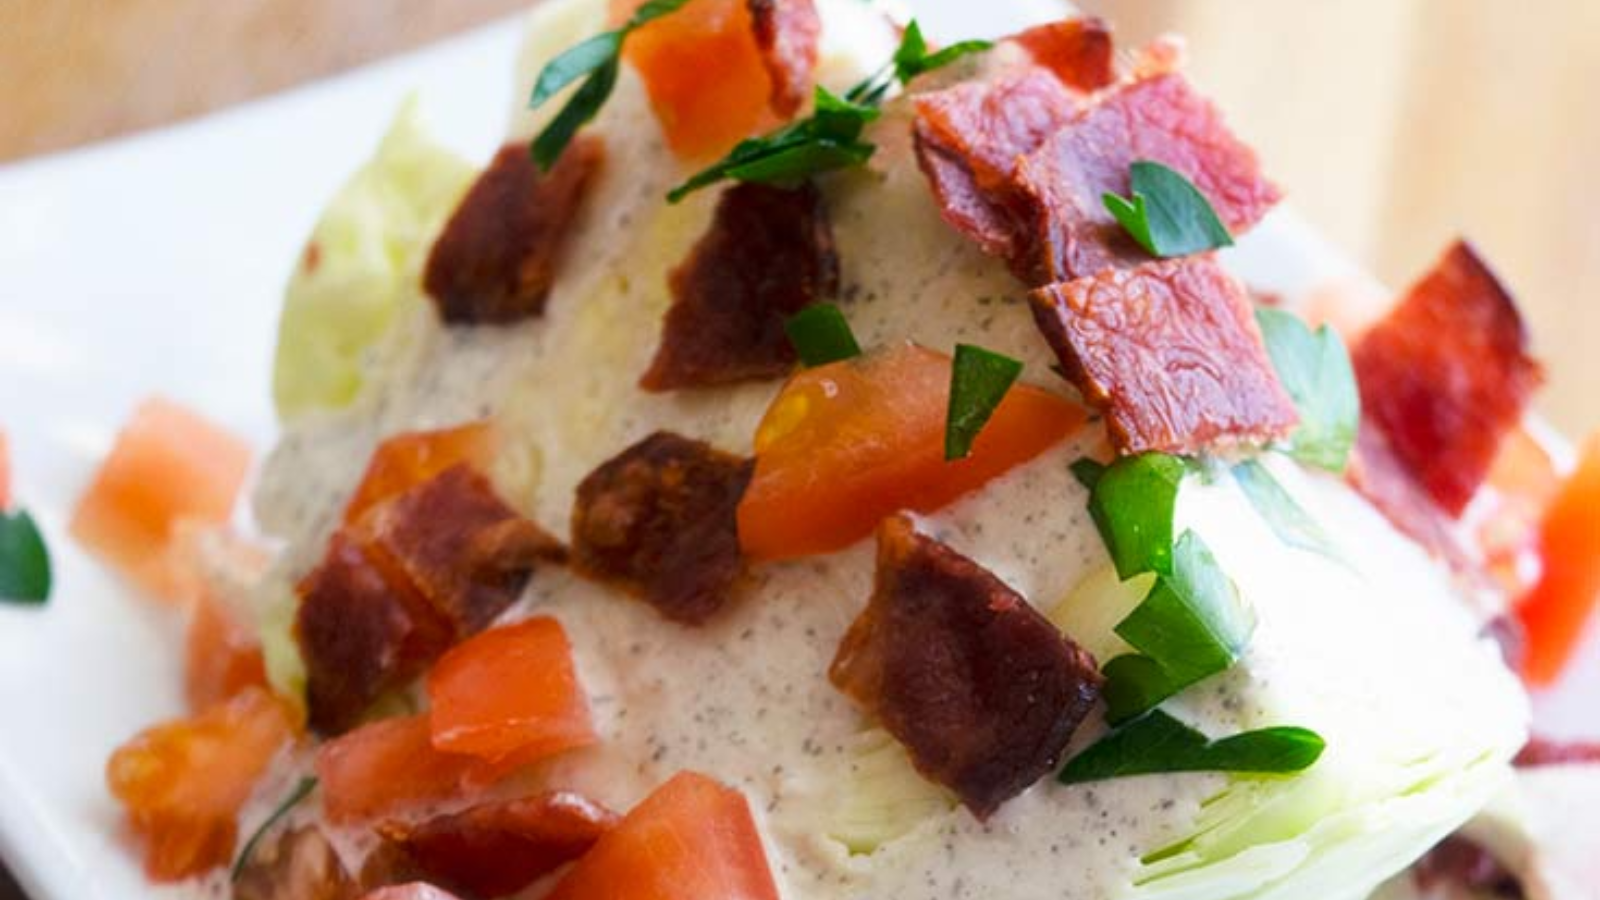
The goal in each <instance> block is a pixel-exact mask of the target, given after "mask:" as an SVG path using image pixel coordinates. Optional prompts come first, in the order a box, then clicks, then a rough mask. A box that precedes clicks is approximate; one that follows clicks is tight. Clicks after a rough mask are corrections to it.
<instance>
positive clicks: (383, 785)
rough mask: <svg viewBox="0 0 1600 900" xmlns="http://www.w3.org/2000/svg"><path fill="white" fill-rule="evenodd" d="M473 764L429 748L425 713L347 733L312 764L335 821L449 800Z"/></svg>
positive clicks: (326, 746) (328, 745) (320, 751)
mask: <svg viewBox="0 0 1600 900" xmlns="http://www.w3.org/2000/svg"><path fill="white" fill-rule="evenodd" d="M473 765H474V760H472V759H471V758H470V757H462V756H453V755H450V754H446V753H440V752H438V751H437V750H435V749H434V748H433V739H432V731H431V729H430V727H429V725H428V716H427V714H426V713H422V714H418V715H414V716H403V717H400V718H394V719H382V720H379V721H377V722H372V723H370V724H367V725H363V726H361V727H360V728H357V729H355V730H353V731H349V732H346V733H345V734H342V735H340V736H339V737H336V738H334V739H333V740H331V741H328V742H327V743H325V744H323V745H322V747H321V748H319V749H318V751H317V763H316V766H317V777H318V778H319V779H320V780H321V786H322V803H323V808H324V809H326V810H327V812H328V817H329V818H330V819H333V820H334V821H339V822H348V821H352V820H357V819H367V818H371V817H374V816H379V815H386V814H389V813H393V812H396V811H399V810H402V809H404V808H406V807H407V806H411V805H414V804H417V803H422V802H426V801H429V800H438V799H442V798H445V797H449V796H452V795H453V794H456V793H457V792H459V791H460V790H461V783H462V780H463V778H465V777H466V775H467V773H468V771H469V770H470V769H471V768H472V766H473Z"/></svg>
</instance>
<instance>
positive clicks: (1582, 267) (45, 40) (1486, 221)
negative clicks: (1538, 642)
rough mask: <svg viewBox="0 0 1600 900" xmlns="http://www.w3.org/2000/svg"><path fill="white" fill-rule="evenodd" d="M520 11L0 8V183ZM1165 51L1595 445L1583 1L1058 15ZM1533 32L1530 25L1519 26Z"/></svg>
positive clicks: (1599, 44)
mask: <svg viewBox="0 0 1600 900" xmlns="http://www.w3.org/2000/svg"><path fill="white" fill-rule="evenodd" d="M524 5H526V0H451V2H426V0H339V2H317V0H227V2H220V3H219V2H216V0H111V2H107V0H0V84H4V85H6V100H5V110H4V113H3V114H0V161H3V160H6V159H9V158H18V157H22V156H27V155H30V154H34V153H41V152H46V151H49V150H52V149H57V148H61V147H66V146H70V145H73V144H76V143H81V142H84V141H89V140H96V139H100V138H104V137H107V136H110V135H114V134H118V133H122V132H125V131H130V130H136V129H139V128H145V127H150V126H153V125H157V124H159V123H161V122H165V121H169V120H171V119H174V118H181V117H183V116H188V115H193V114H196V113H199V112H202V111H204V110H206V109H210V108H213V107H215V106H220V105H224V104H227V103H230V102H235V101H237V100H240V99H243V98H246V97H250V96H255V95H258V94H262V93H267V92H270V91H273V90H277V89H280V88H283V87H286V86H288V85H291V84H295V83H297V82H300V81H303V80H306V79H310V78H315V77H316V76H318V75H322V74H326V73H329V72H333V71H337V70H339V69H341V68H345V67H348V66H351V65H355V64H357V63H360V62H362V61H365V60H368V59H372V58H375V57H379V56H382V55H384V54H387V53H391V52H395V51H398V50H402V49H405V48H408V47H412V46H416V45H417V44H420V43H423V42H425V41H427V40H429V39H430V38H433V37H436V36H440V35H443V34H446V33H449V32H451V31H454V30H458V29H461V28H463V27H467V26H469V25H472V24H476V23H479V22H483V21H487V20H488V19H490V18H492V17H494V16H497V15H501V14H505V13H508V12H511V11H513V10H515V9H516V8H518V7H521V6H524ZM1081 5H1082V6H1084V7H1086V8H1089V9H1091V10H1094V11H1096V12H1100V13H1102V14H1104V15H1106V16H1108V17H1109V18H1111V19H1112V20H1113V21H1114V23H1115V24H1117V26H1118V27H1119V29H1120V30H1121V32H1122V33H1123V34H1124V35H1125V37H1126V38H1127V39H1143V38H1144V37H1147V36H1149V35H1152V34H1154V33H1157V32H1159V31H1163V30H1175V31H1179V32H1182V33H1184V34H1187V35H1188V36H1189V38H1190V46H1191V51H1192V60H1193V64H1192V68H1193V72H1194V74H1195V75H1196V77H1197V78H1198V79H1199V80H1200V81H1201V82H1202V83H1204V84H1205V85H1206V87H1207V88H1209V89H1210V90H1211V91H1212V92H1213V93H1214V94H1215V95H1217V96H1218V97H1219V98H1220V99H1221V100H1222V102H1223V105H1224V107H1225V108H1226V109H1227V111H1228V112H1229V115H1230V118H1231V119H1232V120H1233V121H1234V123H1235V124H1236V126H1237V127H1238V128H1239V130H1240V131H1242V132H1243V133H1244V134H1245V135H1246V136H1248V137H1249V138H1250V139H1251V140H1253V141H1254V142H1255V143H1256V144H1257V145H1258V146H1259V147H1260V149H1261V151H1262V153H1263V156H1264V157H1265V158H1266V160H1267V162H1268V168H1269V171H1271V172H1272V173H1273V174H1274V175H1275V176H1276V177H1277V178H1278V179H1279V180H1281V181H1282V182H1283V183H1284V184H1285V185H1286V186H1287V187H1288V188H1289V191H1290V194H1291V198H1292V201H1293V203H1294V204H1295V205H1296V206H1297V207H1298V208H1299V209H1300V210H1301V212H1303V213H1305V214H1306V216H1307V217H1308V218H1310V219H1311V220H1312V221H1314V222H1316V223H1317V224H1318V225H1319V226H1320V227H1321V228H1323V229H1324V231H1326V233H1327V234H1328V235H1329V236H1330V237H1332V238H1333V239H1334V240H1335V241H1336V242H1337V243H1339V244H1340V245H1342V246H1343V247H1344V248H1345V249H1346V250H1348V251H1349V252H1350V253H1352V254H1353V255H1354V256H1355V257H1356V258H1358V259H1360V260H1363V261H1364V262H1366V263H1367V264H1368V265H1369V266H1371V267H1372V268H1373V269H1374V271H1376V272H1377V273H1378V274H1379V275H1380V276H1381V277H1382V278H1383V279H1384V280H1386V281H1387V282H1389V283H1390V284H1394V285H1400V284H1403V283H1404V282H1406V281H1407V280H1408V279H1409V278H1410V277H1411V276H1412V275H1413V274H1414V273H1416V272H1417V271H1419V270H1420V269H1421V268H1422V267H1424V266H1425V265H1426V264H1427V263H1428V261H1429V260H1430V258H1431V257H1432V255H1433V254H1434V253H1435V252H1436V251H1437V250H1438V249H1439V248H1441V247H1443V245H1444V244H1445V242H1446V241H1447V240H1448V239H1449V238H1450V237H1451V236H1453V235H1455V234H1457V233H1465V234H1467V235H1469V236H1470V237H1472V238H1473V239H1475V240H1476V241H1477V242H1478V244H1479V246H1480V248H1481V249H1483V250H1484V251H1485V252H1486V253H1487V255H1488V256H1489V257H1490V259H1492V260H1493V261H1494V262H1495V264H1496V265H1497V266H1498V267H1499V269H1500V270H1501V272H1502V274H1503V275H1504V276H1505V277H1506V279H1507V280H1509V281H1510V282H1511V284H1512V285H1513V286H1514V288H1515V289H1516V291H1517V293H1518V295H1519V296H1520V298H1521V299H1522V302H1523V303H1524V305H1525V307H1526V308H1527V309H1528V310H1529V312H1530V316H1531V318H1532V319H1533V322H1534V327H1535V330H1536V335H1537V339H1538V342H1539V347H1540V350H1541V352H1542V355H1543V356H1544V357H1545V358H1546V359H1547V360H1548V361H1549V362H1550V368H1551V372H1552V379H1551V382H1552V384H1551V388H1550V389H1549V390H1548V391H1547V392H1546V394H1545V398H1544V402H1545V408H1546V410H1547V411H1548V412H1549V413H1551V414H1552V415H1553V416H1554V417H1555V418H1556V420H1557V421H1558V423H1559V424H1561V425H1562V426H1563V427H1564V428H1566V429H1567V430H1569V431H1572V432H1578V431H1585V430H1588V429H1591V428H1595V427H1597V426H1600V402H1597V401H1596V400H1595V399H1594V398H1593V396H1592V395H1591V394H1590V393H1589V392H1590V391H1591V390H1593V389H1594V388H1595V387H1596V386H1600V352H1596V351H1595V350H1592V349H1591V348H1590V347H1589V346H1588V341H1589V340H1594V339H1600V300H1597V298H1596V297H1595V295H1596V294H1600V214H1597V210H1600V174H1597V173H1600V168H1597V166H1596V163H1595V162H1594V160H1597V159H1600V90H1597V85H1600V3H1597V2H1594V0H1545V2H1542V3H1539V4H1536V5H1531V4H1512V3H1505V2H1503V0H1298V2H1296V0H1081ZM1535 12H1537V15H1535Z"/></svg>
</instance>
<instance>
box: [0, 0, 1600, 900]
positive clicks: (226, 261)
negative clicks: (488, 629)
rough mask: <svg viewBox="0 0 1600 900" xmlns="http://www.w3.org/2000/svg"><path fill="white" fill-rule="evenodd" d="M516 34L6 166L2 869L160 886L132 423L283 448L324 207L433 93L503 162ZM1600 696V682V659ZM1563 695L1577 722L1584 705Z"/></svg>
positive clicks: (1260, 245) (996, 24)
mask: <svg viewBox="0 0 1600 900" xmlns="http://www.w3.org/2000/svg"><path fill="white" fill-rule="evenodd" d="M917 7H918V9H919V11H920V13H921V15H922V18H923V19H924V23H925V25H927V27H928V29H929V31H930V33H931V34H933V35H934V36H935V37H944V38H945V39H946V40H948V39H950V38H951V37H952V36H954V37H961V36H973V35H985V34H988V35H993V34H1000V33H1006V32H1008V31H1011V30H1014V29H1015V27H1017V26H1018V25H1019V24H1025V23H1027V22H1031V21H1037V20H1039V19H1041V18H1043V17H1048V16H1049V15H1050V14H1052V13H1053V12H1054V13H1057V14H1058V13H1059V10H1060V9H1061V7H1060V6H1058V5H1056V4H1054V3H1052V2H1050V0H1009V2H1004V3H996V4H983V5H981V6H980V5H978V4H971V3H970V2H963V0H925V2H922V3H919V4H917ZM519 32H520V29H519V25H518V23H517V22H515V21H507V22H503V23H501V24H498V25H495V26H492V27H489V28H486V29H483V30H480V31H477V32H473V33H470V34H468V35H465V36H463V37H459V38H456V39H453V40H449V41H446V42H444V43H440V44H438V45H435V46H433V47H430V48H428V49H425V50H422V51H420V52H417V53H413V54H410V55H407V56H404V57H400V58H397V59H394V60H392V61H389V62H385V63H382V64H379V65H376V66H372V67H370V68H366V69H362V70H360V71H357V72H354V73H352V74H348V75H344V76H340V77H337V78H333V79H329V80H327V81H323V82H319V83H317V84H315V85H313V86H311V87H307V88H303V89H300V90H296V91H293V92H290V93H287V94H283V95H280V96H277V97H274V98H271V99H268V100H265V101H261V102H257V103H252V104H249V105H246V106H242V107H238V108H235V109H233V110H231V111H228V112H224V113H221V114H218V115H214V116H211V117H208V118H205V119H201V120H198V121H195V122H191V123H188V124H184V125H180V126H178V127H174V128H170V129H166V130H163V131H160V132H155V133H151V134H146V135H143V136H139V137H134V138H131V139H127V140H122V141H118V142H115V143H110V144H105V145H101V146H97V147H92V148H89V149H85V150H80V151H75V152H71V153H66V154H62V155H59V156H55V157H51V158H47V159H43V160H39V161H35V162H29V163H24V164H21V165H15V166H10V167H0V428H3V429H5V430H6V431H7V432H8V433H9V434H10V437H11V446H12V452H13V455H14V468H15V472H16V483H17V489H18V494H19V495H20V498H21V500H22V501H23V502H25V503H26V504H27V505H28V506H29V507H30V508H31V509H32V510H33V511H34V513H35V514H36V516H37V517H38V519H39V521H40V523H41V525H42V526H43V528H44V529H45V531H46V534H47V539H48V540H49V541H50V543H51V547H52V550H53V552H54V557H55V563H56V584H55V596H54V597H53V599H52V601H51V603H50V605H49V606H48V607H47V608H45V609H42V610H34V609H20V608H15V607H4V606H0V857H4V859H5V860H6V862H7V863H8V864H9V865H10V866H11V867H12V869H13V870H14V872H15V873H16V876H17V878H18V879H19V880H20V881H21V883H22V885H23V886H24V887H25V888H26V889H27V890H28V891H29V892H30V894H31V895H32V896H33V897H34V898H35V900H125V898H135V897H147V896H150V895H151V893H152V890H151V888H150V887H149V886H148V885H147V884H146V883H145V881H144V879H143V877H142V876H141V874H140V872H139V868H138V865H137V861H136V859H135V856H134V854H133V853H132V852H131V850H130V848H129V847H128V846H127V845H126V844H125V843H124V838H123V837H122V835H121V832H120V826H119V821H120V819H119V814H118V811H117V809H116V807H115V806H114V805H113V803H112V802H111V800H110V798H109V797H108V796H107V794H106V791H105V788H104V779H103V775H102V773H103V768H104V764H105V760H106V757H107V756H108V755H109V753H110V752H111V750H112V748H114V747H115V746H116V745H117V744H118V743H120V742H121V741H123V740H125V739H126V738H127V737H129V736H130V735H132V734H133V733H134V732H136V731H138V730H139V729H140V728H142V727H144V726H146V725H149V724H150V723H152V722H154V721H156V720H159V719H161V718H164V717H168V716H171V715H173V714H176V713H178V712H179V711H180V710H181V702H180V696H179V685H180V679H181V675H180V659H179V656H180V654H179V653H178V652H177V648H178V646H179V644H178V641H179V640H180V636H179V630H178V622H177V621H176V617H175V616H174V615H173V614H172V613H171V612H170V611H168V610H164V609H159V608H156V607H155V606H154V605H153V604H151V603H150V602H148V601H145V600H142V599H140V598H138V597H136V596H134V595H133V593H132V592H131V591H129V590H128V589H127V588H126V587H125V586H123V585H122V584H120V583H119V582H118V581H117V580H116V579H115V578H114V577H113V576H112V575H110V574H109V573H107V572H106V571H105V570H104V569H102V568H101V567H100V566H98V565H96V564H95V563H93V562H92V561H90V560H89V559H88V558H87V557H85V556H84V555H83V554H82V553H81V552H80V551H79V550H78V549H77V548H76V547H75V546H74V545H73V544H72V542H71V541H70V539H68V537H67V535H66V522H67V518H68V514H69V512H70V509H71V507H72V504H73V502H74V501H75V499H76V497H77V495H78V493H79V491H80V490H82V488H83V486H84V484H85V483H86V482H87V480H88V478H89V476H90V474H91V473H92V472H93V470H94V468H95V466H96V464H97V463H98V461H99V460H100V458H101V457H102V455H103V454H104V452H105V451H106V450H107V449H108V447H109V446H110V442H111V438H112V435H113V433H114V430H115V428H116V427H117V426H118V425H119V424H120V423H121V422H122V421H124V420H125V418H126V417H127V415H128V413H129V412H130V411H131V410H132V408H133V406H134V405H135V404H136V403H137V402H138V401H139V400H140V399H141V398H143V397H145V396H148V395H150V394H152V393H160V394H164V395H167V396H170V397H172V398H174V399H176V400H179V401H181V402H183V403H185V404H188V405H191V406H193V407H194V408H196V409H200V410H203V411H205V412H206V413H207V414H208V415H210V416H212V417H214V418H216V419H218V420H219V421H221V422H223V423H224V424H226V425H227V426H229V427H231V428H233V429H235V430H237V431H238V432H240V433H242V434H244V435H247V436H249V437H250V438H252V439H253V440H254V441H255V442H256V444H257V446H258V447H260V448H262V449H263V450H264V449H265V448H266V447H268V446H269V445H270V441H271V440H272V435H273V431H274V425H273V418H272V413H271V407H270V403H269V400H268V385H269V376H270V364H271V352H272V345H273V341H274V337H275V329H276V319H277V308H278V303H279V295H280V291H281V289H282V285H283V283H284V280H285V278H286V277H287V274H288V272H289V270H290V268H291V266H292V265H293V262H294V260H295V258H296V254H297V253H298V251H299V249H300V246H301V243H302V241H303V240H304V237H305V235H306V234H307V233H308V232H309V230H310V227H311V225H312V223H313V221H314V220H315V218H316V215H317V213H318V211H319V210H320V209H321V207H322V204H323V203H324V202H325V201H326V199H327V198H328V197H329V196H330V195H331V194H332V193H333V191H334V190H335V189H336V188H337V186H338V185H339V184H340V183H341V182H342V181H343V179H344V178H345V177H346V176H347V175H348V174H349V173H350V172H351V171H352V170H353V169H355V168H356V167H357V166H358V165H359V164H360V162H361V161H362V160H364V159H365V158H366V156H367V155H368V154H369V153H370V152H371V150H372V148H373V146H374V145H375V144H376V141H377V139H378V137H379V136H380V135H381V134H382V133H383V130H384V128H385V126H386V124H387V123H388V121H389V119H390V117H391V116H392V115H393V113H394V112H395V110H396V109H397V108H398V106H399V104H400V103H401V101H402V99H403V98H404V97H405V96H406V94H408V93H409V92H411V91H413V90H417V91H419V92H420V93H421V95H422V100H423V109H424V112H425V115H426V117H427V118H428V119H429V120H430V123H431V124H432V126H433V127H434V130H435V131H436V132H437V133H438V134H440V135H441V136H443V137H444V138H445V139H446V140H447V141H448V142H449V143H451V144H452V145H454V146H456V147H457V148H458V149H460V150H461V151H463V152H465V153H468V154H470V155H471V156H472V157H473V158H476V159H482V158H486V157H487V155H488V154H489V152H490V150H492V149H493V147H494V146H495V145H496V143H497V142H498V138H499V136H500V134H501V133H502V129H503V127H504V124H505V121H506V116H507V114H508V112H509V111H510V110H511V109H512V104H513V102H514V101H513V97H512V94H511V87H512V86H511V84H510V73H511V71H512V63H513V59H514V56H515V52H516V47H517V43H518V40H519V37H520V33H519ZM1241 251H1242V252H1241V253H1240V254H1239V255H1240V257H1241V259H1240V262H1241V264H1242V265H1244V266H1246V267H1247V268H1248V269H1249V270H1250V271H1251V272H1252V273H1253V274H1256V275H1258V276H1260V279H1261V280H1264V281H1266V282H1268V283H1269V284H1272V285H1276V286H1278V287H1281V288H1284V289H1293V288H1294V287H1296V286H1303V285H1304V284H1305V283H1307V282H1308V281H1310V280H1313V279H1315V278H1318V277H1321V276H1323V275H1327V274H1330V273H1348V272H1350V271H1353V270H1352V269H1351V267H1350V266H1349V265H1348V263H1346V262H1344V261H1342V260H1341V259H1340V258H1339V257H1338V256H1337V255H1336V254H1333V253H1331V252H1330V251H1329V250H1328V249H1327V248H1326V246H1324V245H1323V244H1322V243H1321V242H1320V241H1319V240H1317V239H1316V238H1315V237H1314V236H1313V235H1312V234H1311V233H1310V232H1309V230H1307V229H1306V228H1305V227H1304V226H1303V225H1300V224H1298V223H1297V222H1296V221H1295V220H1294V219H1292V218H1291V217H1289V216H1286V215H1278V216H1275V217H1274V219H1273V220H1271V224H1270V226H1267V227H1263V228H1262V229H1258V233H1257V234H1256V235H1253V236H1252V239H1251V241H1250V242H1249V246H1246V247H1243V248H1241ZM1589 657H1590V668H1589V669H1588V670H1587V671H1586V673H1585V674H1584V675H1583V676H1582V677H1581V679H1574V680H1575V681H1576V680H1582V681H1583V683H1585V684H1590V685H1600V671H1597V670H1600V664H1597V663H1600V660H1597V658H1600V653H1590V654H1589ZM1597 693H1600V692H1597V691H1592V690H1590V691H1579V690H1568V691H1564V692H1563V693H1562V695H1561V696H1560V697H1552V698H1549V699H1548V700H1547V701H1546V703H1545V704H1544V706H1545V709H1544V710H1543V711H1542V712H1543V713H1544V714H1546V716H1547V721H1549V722H1552V723H1553V724H1554V725H1555V726H1566V727H1567V728H1568V729H1569V730H1577V729H1579V728H1581V727H1583V725H1582V722H1581V720H1580V719H1579V718H1578V715H1579V710H1580V709H1581V708H1582V706H1581V704H1580V699H1581V698H1582V697H1588V698H1593V697H1594V696H1596V695H1597Z"/></svg>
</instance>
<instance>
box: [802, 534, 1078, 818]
mask: <svg viewBox="0 0 1600 900" xmlns="http://www.w3.org/2000/svg"><path fill="white" fill-rule="evenodd" d="M828 674H829V677H830V678H832V680H833V683H834V684H835V685H837V686H838V687H839V689H840V690H842V691H844V692H845V693H846V694H848V695H850V696H851V697H852V698H854V699H855V701H856V702H857V703H860V704H861V705H862V706H863V707H865V708H866V709H867V710H868V711H870V712H871V713H873V714H874V715H876V716H877V717H878V718H879V719H880V720H881V721H882V722H883V725H884V727H885V728H886V729H888V731H889V733H890V734H892V735H894V736H895V738H896V739H897V740H899V741H900V742H901V743H902V744H904V745H905V746H906V747H907V749H908V750H910V752H911V758H912V762H913V763H914V764H915V765H916V767H917V769H918V771H920V772H921V773H922V774H923V775H924V776H926V777H927V778H929V779H930V780H932V781H936V782H938V783H939V784H942V785H945V786H946V787H948V788H950V789H951V790H953V791H955V793H956V795H957V796H959V797H960V798H961V802H962V803H964V804H965V805H966V806H967V808H968V809H970V810H971V811H972V813H973V814H974V815H976V816H977V817H978V818H980V819H983V818H987V817H988V816H989V815H990V814H991V813H993V812H994V811H995V810H996V809H998V808H999V806H1000V804H1001V803H1004V802H1005V801H1006V800H1009V799H1011V798H1012V797H1014V796H1016V795H1017V794H1019V793H1021V792H1022V791H1024V790H1026V789H1027V788H1028V787H1029V786H1030V785H1032V784H1033V783H1034V782H1035V781H1038V780H1039V778H1041V777H1042V776H1044V775H1045V774H1046V773H1047V772H1049V771H1051V770H1052V769H1053V768H1055V765H1056V762H1057V760H1059V759H1060V756H1061V753H1062V751H1063V750H1064V749H1065V748H1066V746H1067V742H1068V740H1070V739H1071V737H1072V733H1073V731H1075V730H1076V729H1077V727H1078V724H1079V723H1080V722H1082V721H1083V718H1084V717H1085V716H1086V715H1088V714H1089V710H1090V709H1091V708H1092V707H1093V706H1094V704H1095V702H1096V700H1098V699H1099V696H1100V682H1101V679H1100V674H1099V670H1098V669H1097V668H1096V666H1095V661H1094V658H1093V657H1092V656H1090V655H1089V654H1088V653H1087V652H1085V651H1084V650H1082V649H1081V648H1079V647H1078V646H1077V645H1076V644H1074V643H1073V642H1072V641H1071V640H1070V639H1068V638H1066V637H1063V636H1062V635H1061V633H1060V632H1059V631H1057V630H1056V628H1055V626H1054V625H1051V624H1050V622H1049V620H1047V619H1045V617H1044V616H1042V615H1040V614H1039V613H1038V611H1036V610H1035V609H1034V608H1033V607H1031V606H1029V605H1028V602H1027V601H1026V600H1025V599H1023V598H1022V597H1021V596H1020V595H1018V594H1017V593H1016V592H1015V591H1013V590H1011V589H1010V588H1008V587H1007V586H1006V585H1005V584H1004V583H1003V582H1001V581H1000V580H999V579H998V578H996V577H995V576H994V575H992V574H991V573H989V572H988V571H986V570H985V569H983V568H982V567H981V566H979V565H978V564H977V563H974V562H973V561H972V560H970V559H967V558H965V557H963V556H961V555H960V554H958V553H956V552H955V551H953V550H951V549H950V548H949V547H946V546H945V545H943V544H941V543H939V542H938V541H935V540H933V539H931V538H928V537H924V536H922V535H919V534H917V533H916V531H915V530H914V529H913V528H912V524H911V521H910V520H909V519H907V518H905V517H903V516H896V517H893V518H889V519H885V520H884V522H883V524H882V525H881V526H879V529H878V570H877V578H876V584H875V585H874V588H873V592H872V599H871V600H870V601H868V604H867V608H866V610H865V611H863V612H862V614H861V615H860V617H858V618H857V619H856V621H855V623H854V624H853V625H851V626H850V630H849V632H848V633H846V634H845V637H844V640H843V641H842V642H841V643H840V644H839V652H838V655H837V656H835V657H834V660H833V666H832V668H831V669H830V670H829V673H828Z"/></svg>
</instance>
